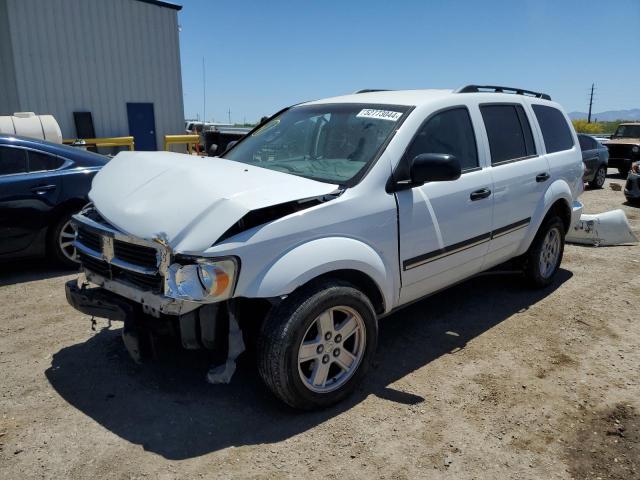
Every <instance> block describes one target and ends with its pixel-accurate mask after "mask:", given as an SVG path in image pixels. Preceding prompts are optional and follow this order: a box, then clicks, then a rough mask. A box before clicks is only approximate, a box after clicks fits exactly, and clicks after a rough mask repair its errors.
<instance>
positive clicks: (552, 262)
mask: <svg viewBox="0 0 640 480" xmlns="http://www.w3.org/2000/svg"><path fill="white" fill-rule="evenodd" d="M565 233H566V232H565V230H564V224H563V223H562V220H561V219H560V217H558V216H556V215H554V216H550V217H547V218H546V219H545V220H544V222H543V223H542V225H541V227H540V229H539V230H538V233H536V236H535V238H534V239H533V242H532V243H531V246H530V247H529V250H528V251H527V253H526V264H525V270H524V274H525V278H526V279H527V283H529V285H531V286H532V287H534V288H543V287H546V286H547V285H550V284H551V283H552V282H553V279H554V277H555V275H556V273H557V271H558V268H559V267H560V263H561V262H562V255H563V254H564V237H565Z"/></svg>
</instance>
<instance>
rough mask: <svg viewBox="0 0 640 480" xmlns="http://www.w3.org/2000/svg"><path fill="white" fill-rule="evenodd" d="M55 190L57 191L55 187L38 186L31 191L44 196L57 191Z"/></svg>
mask: <svg viewBox="0 0 640 480" xmlns="http://www.w3.org/2000/svg"><path fill="white" fill-rule="evenodd" d="M55 189H56V186H55V185H37V186H35V187H33V188H32V189H31V191H32V192H33V193H37V194H38V195H42V194H44V193H46V192H50V191H52V190H55Z"/></svg>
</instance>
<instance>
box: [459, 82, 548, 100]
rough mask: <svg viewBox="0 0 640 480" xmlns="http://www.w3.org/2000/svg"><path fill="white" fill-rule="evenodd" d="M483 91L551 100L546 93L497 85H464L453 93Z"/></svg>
mask: <svg viewBox="0 0 640 480" xmlns="http://www.w3.org/2000/svg"><path fill="white" fill-rule="evenodd" d="M485 90H488V91H490V92H494V93H515V94H516V95H529V96H532V97H536V98H542V99H544V100H551V96H549V95H548V94H546V93H540V92H534V91H531V90H524V89H523V88H512V87H500V86H497V85H466V86H464V87H460V88H459V89H457V90H456V91H455V92H454V93H479V92H482V91H485Z"/></svg>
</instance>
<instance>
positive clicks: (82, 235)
mask: <svg viewBox="0 0 640 480" xmlns="http://www.w3.org/2000/svg"><path fill="white" fill-rule="evenodd" d="M76 240H77V241H78V242H80V243H81V244H83V245H85V246H87V247H89V248H90V249H91V250H95V251H96V252H100V251H102V240H101V239H100V235H98V234H97V233H94V232H92V231H90V230H87V229H86V228H83V227H82V226H79V227H78V236H77V238H76Z"/></svg>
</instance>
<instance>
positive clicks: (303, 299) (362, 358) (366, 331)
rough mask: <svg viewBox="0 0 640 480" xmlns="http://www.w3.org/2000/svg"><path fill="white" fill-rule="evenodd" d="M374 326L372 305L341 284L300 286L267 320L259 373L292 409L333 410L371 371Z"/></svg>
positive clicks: (366, 299) (264, 328) (259, 343)
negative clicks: (330, 407) (327, 408)
mask: <svg viewBox="0 0 640 480" xmlns="http://www.w3.org/2000/svg"><path fill="white" fill-rule="evenodd" d="M377 340H378V324H377V320H376V315H375V312H374V309H373V306H372V305H371V302H370V300H369V299H368V298H367V297H366V296H365V295H364V294H363V293H362V292H361V291H360V290H358V289H357V288H355V287H354V286H353V285H351V284H349V283H346V282H342V281H340V280H333V281H323V282H319V283H312V284H309V285H307V286H304V287H302V288H300V289H298V290H297V291H295V292H294V293H293V294H291V295H290V296H289V297H287V298H286V299H284V300H283V301H282V303H281V304H280V305H278V306H277V307H274V308H273V309H272V310H271V312H270V313H269V314H268V315H267V318H266V319H265V321H264V323H263V325H262V329H261V332H260V337H259V339H258V371H259V373H260V376H261V377H262V380H263V381H264V382H265V384H266V385H267V387H269V389H270V390H271V391H272V392H273V393H274V394H275V395H276V396H277V397H278V398H280V399H281V400H282V401H283V402H285V403H287V404H288V405H290V406H291V407H294V408H297V409H302V410H312V409H317V408H324V407H328V406H329V405H333V404H335V403H337V402H339V401H340V400H342V399H343V398H345V397H346V396H347V395H349V394H350V393H352V392H353V390H354V389H355V388H356V386H357V384H358V383H359V382H360V380H361V379H362V378H363V377H364V375H365V374H366V372H367V370H368V369H369V367H370V364H371V361H372V358H373V355H374V352H375V350H376V346H377Z"/></svg>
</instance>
